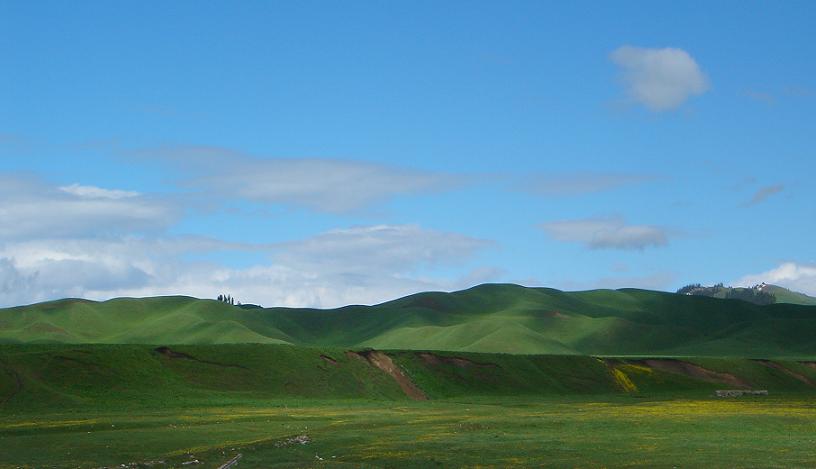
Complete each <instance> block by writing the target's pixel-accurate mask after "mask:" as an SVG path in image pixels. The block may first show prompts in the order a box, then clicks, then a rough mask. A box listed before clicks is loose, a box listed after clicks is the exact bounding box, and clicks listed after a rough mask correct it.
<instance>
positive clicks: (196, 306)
mask: <svg viewBox="0 0 816 469" xmlns="http://www.w3.org/2000/svg"><path fill="white" fill-rule="evenodd" d="M814 331H816V307H812V306H800V305H792V304H771V305H765V306H760V305H755V304H751V303H748V302H744V301H738V300H723V299H715V298H707V297H702V296H692V295H679V294H672V293H662V292H654V291H646V290H636V289H622V290H594V291H584V292H562V291H558V290H553V289H548V288H526V287H521V286H518V285H509V284H486V285H481V286H477V287H474V288H471V289H468V290H463V291H459V292H454V293H440V292H428V293H420V294H416V295H411V296H408V297H405V298H401V299H398V300H394V301H390V302H386V303H383V304H380V305H375V306H347V307H343V308H338V309H331V310H316V309H297V308H251V309H245V308H239V307H237V306H230V305H227V304H224V303H221V302H218V301H213V300H200V299H195V298H189V297H156V298H143V299H127V298H123V299H115V300H110V301H105V302H93V301H87V300H76V299H72V300H60V301H54V302H48V303H41V304H36V305H30V306H22V307H16V308H8V309H3V310H0V343H10V344H13V343H18V344H19V343H28V344H31V343H40V344H46V343H68V344H156V345H168V344H227V343H261V344H292V345H302V346H316V347H341V348H342V347H349V348H353V347H356V348H363V347H371V348H376V349H391V350H396V349H403V350H448V351H466V352H502V353H516V354H581V355H652V356H653V355H674V356H677V355H696V356H740V357H761V358H767V357H810V356H816V335H814V334H813V332H814Z"/></svg>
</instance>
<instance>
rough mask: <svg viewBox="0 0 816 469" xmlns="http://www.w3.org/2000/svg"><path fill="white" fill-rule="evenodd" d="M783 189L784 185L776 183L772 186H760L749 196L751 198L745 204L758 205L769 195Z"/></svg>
mask: <svg viewBox="0 0 816 469" xmlns="http://www.w3.org/2000/svg"><path fill="white" fill-rule="evenodd" d="M783 190H785V186H783V185H782V184H776V185H773V186H765V187H760V188H759V189H758V190H757V191H756V192H755V193H754V196H753V197H751V200H749V201H748V202H746V203H745V205H746V206H748V207H750V206H753V205H758V204H761V203H762V202H764V201H765V200H767V199H768V197H771V196H772V195H774V194H778V193H780V192H782V191H783Z"/></svg>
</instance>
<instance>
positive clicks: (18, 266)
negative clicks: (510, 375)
mask: <svg viewBox="0 0 816 469" xmlns="http://www.w3.org/2000/svg"><path fill="white" fill-rule="evenodd" d="M489 245H490V243H488V242H486V241H482V240H478V239H474V238H470V237H467V236H463V235H459V234H455V233H446V232H441V231H436V230H429V229H423V228H420V227H417V226H411V225H382V226H371V227H355V228H349V229H345V230H332V231H328V232H325V233H322V234H320V235H317V236H314V237H311V238H306V239H303V240H297V241H290V242H286V243H276V244H258V245H252V244H235V243H225V242H222V241H218V240H213V239H207V238H193V237H172V238H132V237H123V238H93V239H90V238H88V239H42V240H27V241H15V242H7V243H5V245H4V246H2V249H0V285H2V286H7V288H6V287H3V288H6V290H8V291H13V292H15V293H14V295H10V294H9V295H3V297H2V298H0V303H2V304H3V305H6V306H8V305H13V304H19V303H23V302H25V303H30V302H36V301H43V300H48V299H55V298H63V297H84V298H92V299H107V298H112V297H117V296H153V295H177V294H184V295H191V296H198V297H204V298H211V297H214V296H215V295H217V294H218V293H222V292H228V293H230V294H232V295H233V296H234V297H236V298H238V299H240V300H243V301H247V302H258V303H262V304H264V305H267V306H273V305H274V306H277V305H280V306H316V307H332V306H341V305H344V304H349V303H375V302H380V301H385V300H389V299H393V298H395V297H397V296H402V295H406V294H410V293H414V292H417V291H421V290H427V289H436V290H448V289H455V288H461V287H464V286H470V284H468V283H467V282H472V281H474V279H475V278H476V277H478V278H480V279H482V280H484V281H486V280H490V277H491V272H492V271H486V270H480V269H477V270H473V271H464V272H461V273H460V274H454V276H453V277H452V278H451V277H450V276H449V274H446V275H443V276H441V277H440V276H435V275H434V274H433V272H435V270H434V268H435V267H440V266H441V267H444V268H445V269H451V268H453V269H454V270H456V269H457V268H458V267H459V266H461V265H462V263H463V262H465V261H466V260H468V259H469V258H470V257H471V256H472V255H473V254H475V253H476V251H478V250H480V249H483V248H485V247H487V246H489ZM238 250H243V251H256V252H257V253H259V254H260V255H261V257H262V258H267V259H268V260H267V261H264V262H259V263H258V264H256V265H253V266H250V267H247V268H231V267H225V266H223V265H218V264H216V263H212V262H203V261H193V260H189V259H190V257H189V256H188V254H191V253H210V252H213V251H238ZM446 272H449V270H447V271H446Z"/></svg>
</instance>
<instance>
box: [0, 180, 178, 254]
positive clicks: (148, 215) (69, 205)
mask: <svg viewBox="0 0 816 469" xmlns="http://www.w3.org/2000/svg"><path fill="white" fill-rule="evenodd" d="M0 199H2V200H3V203H2V204H0V239H3V238H24V237H38V236H49V237H62V236H85V235H94V236H96V235H104V234H109V233H127V232H140V231H156V230H161V229H163V228H165V227H167V226H168V225H169V224H171V223H172V222H173V221H175V220H176V218H177V215H178V210H177V209H176V207H174V206H173V204H171V203H169V202H168V201H166V200H157V199H153V198H148V197H143V196H140V195H139V194H137V193H132V192H126V191H118V190H107V189H102V188H98V187H91V186H80V185H73V186H65V187H61V188H54V187H52V186H49V185H47V184H45V183H43V182H42V181H39V180H36V179H31V178H22V177H19V176H13V175H0Z"/></svg>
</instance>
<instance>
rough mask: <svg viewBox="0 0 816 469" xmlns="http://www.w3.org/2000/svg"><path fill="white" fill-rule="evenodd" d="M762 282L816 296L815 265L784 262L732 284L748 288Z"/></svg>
mask: <svg viewBox="0 0 816 469" xmlns="http://www.w3.org/2000/svg"><path fill="white" fill-rule="evenodd" d="M762 282H765V283H770V284H773V285H779V286H782V287H785V288H789V289H791V290H794V291H798V292H802V293H806V294H808V295H816V264H800V263H796V262H785V263H782V264H780V265H779V266H777V267H775V268H773V269H771V270H768V271H765V272H762V273H759V274H751V275H746V276H744V277H742V278H741V279H739V280H737V281H736V282H734V284H735V285H739V286H745V287H748V286H752V285H757V284H759V283H762Z"/></svg>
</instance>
